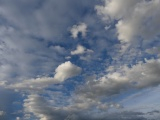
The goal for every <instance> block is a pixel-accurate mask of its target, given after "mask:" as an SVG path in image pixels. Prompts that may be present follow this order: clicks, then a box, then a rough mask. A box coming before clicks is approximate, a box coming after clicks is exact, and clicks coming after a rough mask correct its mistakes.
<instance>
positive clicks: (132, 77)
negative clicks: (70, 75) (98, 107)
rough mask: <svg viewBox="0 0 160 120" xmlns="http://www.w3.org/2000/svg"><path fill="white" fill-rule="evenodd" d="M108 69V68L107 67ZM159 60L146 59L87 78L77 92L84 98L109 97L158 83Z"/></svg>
mask: <svg viewBox="0 0 160 120" xmlns="http://www.w3.org/2000/svg"><path fill="white" fill-rule="evenodd" d="M109 69H110V68H109ZM159 71H160V60H159V59H151V60H146V61H145V63H143V62H139V63H137V64H136V65H133V66H132V67H127V66H121V67H120V68H119V69H116V71H111V72H109V73H107V74H106V75H104V76H102V77H99V78H98V79H95V78H92V79H89V80H87V82H86V83H85V85H83V86H81V87H82V88H80V89H79V91H77V92H78V94H80V95H83V96H85V97H86V98H93V99H96V98H99V97H109V96H113V95H116V94H119V93H121V92H122V91H127V90H129V89H131V88H134V89H142V88H148V87H153V86H157V85H159V84H160V80H159V77H160V73H159Z"/></svg>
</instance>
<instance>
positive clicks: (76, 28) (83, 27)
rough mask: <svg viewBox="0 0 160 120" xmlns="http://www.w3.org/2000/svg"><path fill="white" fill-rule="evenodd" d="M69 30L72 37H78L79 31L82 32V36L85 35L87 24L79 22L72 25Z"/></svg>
mask: <svg viewBox="0 0 160 120" xmlns="http://www.w3.org/2000/svg"><path fill="white" fill-rule="evenodd" d="M70 32H71V34H72V37H73V38H74V39H75V38H77V37H78V34H79V33H81V34H82V37H85V36H86V32H87V25H86V24H85V23H80V24H79V25H73V27H72V28H71V30H70Z"/></svg>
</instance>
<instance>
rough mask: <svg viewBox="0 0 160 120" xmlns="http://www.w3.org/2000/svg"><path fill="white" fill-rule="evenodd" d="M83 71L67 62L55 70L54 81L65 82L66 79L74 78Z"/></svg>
mask: <svg viewBox="0 0 160 120" xmlns="http://www.w3.org/2000/svg"><path fill="white" fill-rule="evenodd" d="M81 71H82V69H81V68H80V67H78V66H76V65H74V64H72V63H71V62H70V61H67V62H65V63H63V64H61V65H59V66H58V67H57V68H56V70H55V72H56V73H55V76H54V79H55V80H58V81H61V82H63V81H64V80H65V79H68V78H71V77H74V76H76V75H78V74H80V73H81Z"/></svg>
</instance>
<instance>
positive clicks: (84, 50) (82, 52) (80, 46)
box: [71, 45, 93, 55]
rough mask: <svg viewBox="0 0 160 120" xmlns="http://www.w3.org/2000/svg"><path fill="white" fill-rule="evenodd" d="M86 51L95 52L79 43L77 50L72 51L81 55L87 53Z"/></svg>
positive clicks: (72, 53)
mask: <svg viewBox="0 0 160 120" xmlns="http://www.w3.org/2000/svg"><path fill="white" fill-rule="evenodd" d="M85 53H93V51H92V50H90V49H87V48H85V47H84V46H82V45H77V48H76V50H74V51H71V55H79V54H85Z"/></svg>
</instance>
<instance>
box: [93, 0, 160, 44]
mask: <svg viewBox="0 0 160 120" xmlns="http://www.w3.org/2000/svg"><path fill="white" fill-rule="evenodd" d="M159 6H160V0H105V5H104V6H96V9H97V12H98V14H99V15H102V17H103V19H104V20H106V21H108V22H111V21H114V20H118V23H117V24H116V29H117V34H118V39H119V40H120V41H121V42H129V41H131V40H135V38H137V37H141V38H143V39H153V38H155V37H156V36H157V35H159V34H160V24H159V21H160V14H159V11H160V7H159Z"/></svg>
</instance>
